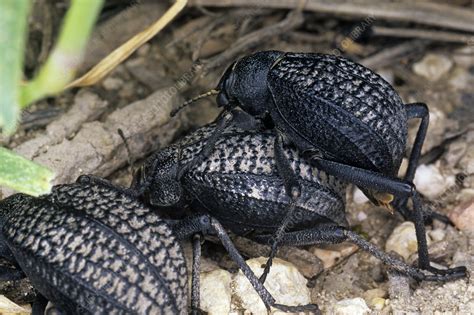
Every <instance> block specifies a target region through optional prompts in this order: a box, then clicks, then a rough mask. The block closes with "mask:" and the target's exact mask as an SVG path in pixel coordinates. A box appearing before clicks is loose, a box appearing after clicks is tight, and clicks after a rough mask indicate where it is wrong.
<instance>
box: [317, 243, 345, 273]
mask: <svg viewBox="0 0 474 315" xmlns="http://www.w3.org/2000/svg"><path fill="white" fill-rule="evenodd" d="M312 252H313V254H314V255H316V256H317V257H318V258H319V259H321V261H322V262H323V266H324V269H328V268H331V267H332V266H334V265H335V264H336V262H337V261H339V260H340V259H341V257H342V255H341V253H340V252H338V251H335V250H329V249H322V248H314V249H313V250H312Z"/></svg>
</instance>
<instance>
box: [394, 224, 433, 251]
mask: <svg viewBox="0 0 474 315" xmlns="http://www.w3.org/2000/svg"><path fill="white" fill-rule="evenodd" d="M427 241H428V245H429V244H430V241H431V240H430V238H429V237H427ZM385 250H386V251H387V252H391V251H394V252H396V253H397V254H399V255H400V256H402V257H403V258H404V259H405V260H407V259H408V258H409V257H410V255H411V254H413V253H415V252H416V251H417V250H418V243H417V242H416V234H415V225H414V224H413V222H403V223H402V224H400V225H398V226H397V227H396V228H395V229H394V230H393V232H392V234H391V235H390V236H389V238H388V240H387V243H386V244H385Z"/></svg>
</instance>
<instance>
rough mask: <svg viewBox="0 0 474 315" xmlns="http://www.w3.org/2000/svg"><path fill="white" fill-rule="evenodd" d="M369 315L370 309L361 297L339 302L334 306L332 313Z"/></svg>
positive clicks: (339, 314) (336, 314)
mask: <svg viewBox="0 0 474 315" xmlns="http://www.w3.org/2000/svg"><path fill="white" fill-rule="evenodd" d="M369 313H370V308H369V307H368V306H367V304H366V303H365V301H364V299H363V298H360V297H357V298H353V299H344V300H341V301H338V302H337V303H336V304H334V306H333V312H332V314H335V315H364V314H369Z"/></svg>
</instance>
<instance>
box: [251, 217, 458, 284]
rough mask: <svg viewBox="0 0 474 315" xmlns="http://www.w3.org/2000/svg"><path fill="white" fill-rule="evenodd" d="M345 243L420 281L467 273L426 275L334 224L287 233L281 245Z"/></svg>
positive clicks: (260, 239) (262, 239)
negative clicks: (355, 246) (353, 245)
mask: <svg viewBox="0 0 474 315" xmlns="http://www.w3.org/2000/svg"><path fill="white" fill-rule="evenodd" d="M271 237H272V236H271V235H259V236H255V237H254V238H253V239H254V240H256V241H257V242H259V243H265V242H266V241H268V239H270V238H271ZM344 241H349V242H351V243H353V244H355V245H357V246H358V247H359V248H361V249H362V250H364V251H366V252H368V253H370V254H371V255H373V256H374V257H376V258H378V259H380V260H381V261H382V262H383V263H384V264H386V265H387V266H390V268H392V269H393V270H396V271H398V272H400V273H402V274H405V275H408V276H410V277H412V278H413V279H416V280H418V281H422V280H426V281H448V280H453V279H458V278H462V277H464V276H465V272H464V271H463V270H461V269H457V272H456V273H454V274H442V273H438V272H434V274H433V275H427V274H424V273H423V272H422V269H421V268H416V267H413V266H410V265H408V264H407V263H405V262H404V261H403V260H401V259H398V258H396V257H392V256H391V255H389V254H387V253H386V252H384V251H383V250H381V249H380V248H379V247H377V246H376V245H375V244H373V243H371V242H369V241H367V240H365V239H364V238H363V237H362V236H360V235H359V234H357V233H355V232H352V231H349V230H347V229H346V228H344V227H341V226H337V225H333V224H321V225H318V226H316V227H314V228H311V229H306V230H301V231H296V232H288V233H285V234H284V235H283V237H282V238H281V243H280V244H282V245H288V246H304V245H324V244H338V243H341V242H344ZM454 269H456V268H454ZM428 271H431V270H428Z"/></svg>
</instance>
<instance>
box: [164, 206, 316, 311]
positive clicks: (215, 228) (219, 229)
mask: <svg viewBox="0 0 474 315" xmlns="http://www.w3.org/2000/svg"><path fill="white" fill-rule="evenodd" d="M183 221H185V222H183V223H182V224H181V223H180V224H177V225H175V227H174V229H173V231H174V234H175V235H177V236H178V238H181V239H182V238H186V237H189V236H190V235H193V234H194V233H197V232H201V231H210V230H211V231H212V232H214V233H215V234H217V237H218V238H219V240H220V241H221V243H222V245H223V246H224V248H225V249H226V251H227V253H228V254H229V256H230V258H231V259H232V260H233V261H234V262H235V263H236V264H237V265H238V266H239V269H240V270H242V272H243V274H244V275H245V276H246V277H247V279H248V280H249V282H250V284H251V285H252V286H253V287H254V289H255V291H256V292H257V293H258V295H259V296H260V298H261V299H262V301H263V303H264V304H265V306H266V307H267V309H268V310H270V307H275V308H278V309H280V310H282V311H284V312H292V313H297V312H307V311H311V312H315V313H317V314H319V308H318V306H317V305H315V304H308V305H300V306H287V305H281V304H277V303H276V302H275V298H273V296H272V295H271V294H270V292H268V290H267V289H266V288H265V287H264V286H263V284H262V283H261V282H260V281H259V279H258V278H257V276H256V275H255V273H254V272H253V271H252V269H250V267H249V266H248V265H247V263H246V262H245V260H244V258H243V257H242V255H241V254H240V253H239V251H238V250H237V248H236V247H235V245H234V243H233V242H232V240H231V239H230V237H229V235H228V234H227V232H226V231H225V229H224V227H223V226H222V225H221V224H220V223H219V221H217V220H216V219H214V218H212V217H210V216H207V215H203V216H198V217H193V218H189V219H185V220H183Z"/></svg>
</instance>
